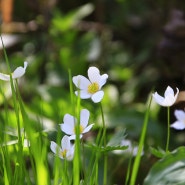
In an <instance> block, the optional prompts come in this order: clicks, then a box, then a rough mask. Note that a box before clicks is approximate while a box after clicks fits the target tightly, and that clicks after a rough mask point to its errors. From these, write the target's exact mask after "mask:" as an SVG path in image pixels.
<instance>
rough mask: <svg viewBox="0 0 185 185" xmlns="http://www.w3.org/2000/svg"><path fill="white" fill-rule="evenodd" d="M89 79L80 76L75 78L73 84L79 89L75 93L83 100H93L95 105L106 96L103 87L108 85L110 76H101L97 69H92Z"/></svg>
mask: <svg viewBox="0 0 185 185" xmlns="http://www.w3.org/2000/svg"><path fill="white" fill-rule="evenodd" d="M88 77H89V79H87V78H86V77H84V76H82V75H78V76H74V77H73V83H74V84H75V86H76V87H77V88H78V89H79V90H78V91H75V94H76V95H77V96H78V95H80V98H81V99H88V98H91V99H92V101H93V102H94V103H98V102H100V101H101V100H102V98H103V96H104V92H103V90H101V88H102V86H103V85H104V84H105V83H106V81H107V78H108V75H107V74H103V75H100V71H99V69H98V68H96V67H90V68H89V69H88Z"/></svg>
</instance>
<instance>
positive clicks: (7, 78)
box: [0, 62, 28, 81]
mask: <svg viewBox="0 0 185 185" xmlns="http://www.w3.org/2000/svg"><path fill="white" fill-rule="evenodd" d="M27 65H28V63H27V62H24V67H22V66H19V67H17V68H16V69H15V71H14V72H13V73H12V74H11V75H12V79H17V78H20V77H22V76H23V75H24V73H25V72H26V68H27ZM0 80H4V81H10V75H8V74H4V73H0Z"/></svg>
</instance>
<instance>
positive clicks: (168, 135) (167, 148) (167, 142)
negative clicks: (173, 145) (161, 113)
mask: <svg viewBox="0 0 185 185" xmlns="http://www.w3.org/2000/svg"><path fill="white" fill-rule="evenodd" d="M167 122H168V125H167V141H166V152H168V151H169V141H170V107H167Z"/></svg>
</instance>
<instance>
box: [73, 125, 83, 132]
mask: <svg viewBox="0 0 185 185" xmlns="http://www.w3.org/2000/svg"><path fill="white" fill-rule="evenodd" d="M76 129H77V128H74V133H75V134H76ZM83 130H84V127H83V126H82V125H80V130H79V131H80V134H81V133H82V132H83Z"/></svg>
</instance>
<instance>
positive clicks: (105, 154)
mask: <svg viewBox="0 0 185 185" xmlns="http://www.w3.org/2000/svg"><path fill="white" fill-rule="evenodd" d="M100 108H101V115H102V122H103V133H102V142H103V146H104V147H105V146H106V126H105V118H104V113H103V107H102V104H101V103H100ZM102 142H101V143H100V146H101V144H102ZM103 185H107V153H106V152H105V153H104V170H103Z"/></svg>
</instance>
